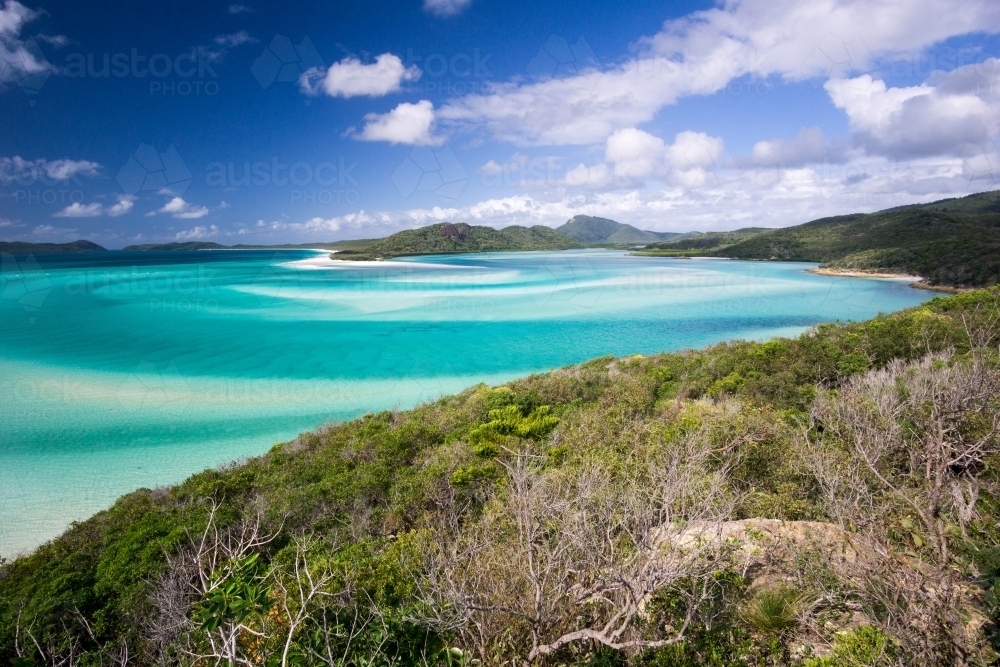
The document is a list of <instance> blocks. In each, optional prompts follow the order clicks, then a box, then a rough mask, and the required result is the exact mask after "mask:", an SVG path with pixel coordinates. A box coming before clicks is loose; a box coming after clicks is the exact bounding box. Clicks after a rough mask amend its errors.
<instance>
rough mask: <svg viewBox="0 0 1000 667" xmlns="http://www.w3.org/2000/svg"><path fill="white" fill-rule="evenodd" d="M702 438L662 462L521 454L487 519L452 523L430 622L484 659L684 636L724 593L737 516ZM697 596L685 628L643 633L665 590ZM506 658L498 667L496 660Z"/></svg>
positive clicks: (682, 623)
mask: <svg viewBox="0 0 1000 667" xmlns="http://www.w3.org/2000/svg"><path fill="white" fill-rule="evenodd" d="M713 453H715V452H713V450H712V447H711V446H710V444H709V442H708V439H707V438H706V437H704V436H703V434H701V433H697V434H695V435H693V436H689V437H687V438H685V439H683V441H682V442H680V443H677V444H675V445H673V446H672V449H670V450H669V451H666V452H664V453H663V455H662V457H661V458H660V459H659V460H656V461H653V462H649V463H648V467H637V466H633V467H632V469H630V470H617V469H613V468H610V467H603V466H601V465H600V464H595V465H594V466H592V467H588V469H587V470H584V471H582V472H566V471H560V470H544V469H542V468H541V466H540V465H539V463H540V462H539V461H538V460H537V459H535V458H534V457H532V456H530V455H529V454H526V453H523V452H522V453H520V454H518V455H516V456H515V457H513V458H512V460H511V461H509V462H508V463H506V464H505V467H506V473H507V474H506V478H505V483H503V484H501V485H500V487H499V489H500V490H499V491H497V492H496V494H495V496H494V498H493V499H492V500H491V501H490V502H489V503H488V504H487V506H486V508H485V510H484V511H483V514H482V517H481V518H479V519H478V520H471V521H466V523H465V525H463V526H462V527H461V528H460V529H457V530H456V529H450V528H449V527H450V526H455V525H457V524H458V523H459V522H458V521H456V520H455V518H454V517H452V518H450V519H447V518H446V519H445V520H443V521H442V526H441V528H440V529H439V531H438V533H437V536H436V537H437V539H436V540H434V541H432V542H431V543H429V544H428V545H427V546H426V549H425V553H426V555H427V565H426V568H427V574H426V578H425V579H424V580H423V582H422V587H423V593H424V599H425V601H426V603H427V606H428V608H429V609H432V610H434V613H433V614H430V615H429V616H428V618H426V619H423V620H424V621H425V622H427V623H428V624H430V625H432V626H433V627H435V628H436V629H438V630H440V631H442V632H445V633H453V634H455V635H457V637H458V638H459V639H460V641H461V642H462V643H463V644H465V646H466V647H468V648H471V649H474V651H475V652H476V653H478V655H479V656H480V659H482V660H483V661H484V662H487V661H491V659H492V658H494V656H496V655H498V654H500V653H503V654H510V653H514V654H517V655H520V656H521V657H522V658H524V659H526V660H528V661H529V662H530V661H536V660H538V659H541V658H543V657H545V656H548V655H550V654H553V653H555V652H556V651H559V650H560V649H562V648H564V647H570V646H572V645H577V644H590V645H593V644H594V643H597V644H601V645H604V646H607V647H610V648H613V649H619V650H627V651H631V650H640V649H643V648H655V647H660V646H665V645H668V644H672V643H676V642H679V641H682V640H683V639H684V637H685V635H686V632H687V629H688V627H689V625H690V623H691V622H692V619H693V618H694V615H695V613H696V611H697V609H698V605H699V602H700V601H702V600H703V599H705V598H707V597H708V596H710V595H711V593H712V590H711V589H712V587H713V585H714V578H713V577H712V573H713V572H714V571H715V570H717V569H718V567H719V563H718V561H717V560H716V559H715V558H714V557H715V556H718V555H719V552H720V550H721V549H722V548H723V545H722V543H721V540H719V539H718V537H719V529H720V525H721V521H722V520H724V519H725V518H727V517H728V516H729V514H730V510H731V508H732V504H733V503H732V499H731V498H729V497H727V494H726V491H725V488H726V486H725V479H726V471H725V469H718V468H715V469H714V470H713V467H712V465H710V459H711V458H712V455H713ZM682 580H683V581H685V582H688V583H689V584H690V583H691V582H693V585H688V586H685V587H684V589H683V590H684V591H687V592H688V594H689V595H690V597H691V599H690V600H689V604H688V605H687V609H688V612H687V616H686V617H685V618H682V619H679V621H678V622H677V623H676V625H674V626H673V627H668V628H659V629H655V630H654V631H652V632H650V631H647V630H646V629H644V628H643V623H642V621H644V620H645V619H646V614H645V608H646V605H647V604H648V603H649V602H650V600H651V599H652V597H653V596H654V594H656V593H657V592H658V591H660V590H662V589H664V588H666V587H669V586H671V585H673V584H677V583H678V582H681V581H682ZM494 661H495V660H494Z"/></svg>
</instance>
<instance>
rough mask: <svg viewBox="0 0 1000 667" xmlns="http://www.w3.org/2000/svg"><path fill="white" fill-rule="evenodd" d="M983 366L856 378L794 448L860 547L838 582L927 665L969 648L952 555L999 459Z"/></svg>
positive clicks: (997, 382) (822, 408) (981, 361)
mask: <svg viewBox="0 0 1000 667" xmlns="http://www.w3.org/2000/svg"><path fill="white" fill-rule="evenodd" d="M970 338H971V336H970ZM987 358H988V355H986V354H985V353H984V351H983V350H982V349H974V350H973V353H972V354H971V355H969V357H968V358H959V357H957V356H955V355H954V354H951V353H946V354H936V355H929V356H927V357H925V358H924V359H922V360H920V361H918V362H913V363H904V362H901V361H896V362H892V363H891V364H889V365H888V366H887V367H886V368H885V369H882V370H876V371H871V372H869V373H867V374H866V375H864V376H861V377H858V378H856V379H855V380H853V381H851V382H849V383H848V384H847V385H846V386H844V387H843V388H842V389H841V390H840V391H839V393H837V394H824V395H821V396H820V398H819V399H818V400H817V401H816V404H815V406H814V409H813V413H812V427H811V429H810V432H809V433H807V434H806V437H805V438H804V439H803V446H802V447H801V448H800V449H801V451H802V454H803V457H804V459H805V461H806V462H807V464H808V465H809V466H810V468H811V469H812V471H813V473H814V476H815V478H816V480H817V482H818V486H819V488H820V490H821V492H822V493H823V495H824V499H825V504H826V507H827V510H828V512H829V514H830V515H831V517H832V518H835V519H836V520H837V521H838V522H839V523H840V524H841V526H842V527H845V528H849V529H850V530H853V531H854V539H856V541H857V542H858V546H859V547H860V548H859V549H858V554H859V557H858V559H857V560H856V561H855V562H853V563H851V564H850V567H849V568H848V571H846V572H841V574H842V575H844V577H845V580H847V581H850V582H852V584H853V586H854V587H855V588H856V589H857V590H859V591H861V592H862V593H863V594H864V595H865V596H866V597H867V598H868V600H869V601H870V602H871V603H872V604H874V605H876V606H877V607H878V608H879V609H880V610H881V611H880V614H879V616H880V620H879V622H880V623H881V624H882V626H883V628H884V629H885V630H886V631H887V632H889V633H890V634H891V635H893V636H895V637H897V638H898V639H900V640H901V641H902V642H903V644H904V645H905V647H906V648H907V650H908V651H909V652H910V653H911V654H912V657H914V658H917V659H921V660H925V661H927V662H928V663H933V664H939V663H941V662H945V663H946V664H954V665H966V664H969V662H970V660H972V656H973V653H974V652H975V648H976V647H975V643H976V640H975V638H974V637H970V636H969V631H968V630H967V628H966V625H965V623H966V619H964V618H963V614H962V610H963V609H968V608H969V596H970V587H969V585H968V581H967V580H966V579H963V578H962V576H961V574H960V573H959V571H958V568H957V567H956V562H955V559H954V553H953V548H952V546H953V544H954V543H955V541H956V540H960V539H965V538H967V537H968V529H969V526H970V524H971V522H972V521H973V520H974V519H975V518H976V517H977V502H978V499H979V496H980V492H981V490H982V485H983V484H984V483H986V482H985V479H984V476H983V472H984V470H985V467H986V463H987V459H988V458H989V457H990V456H993V455H995V454H997V453H1000V446H998V445H1000V443H998V435H1000V409H998V404H997V400H998V398H1000V374H998V372H997V370H996V368H994V367H993V366H992V365H991V364H990V363H988V361H987Z"/></svg>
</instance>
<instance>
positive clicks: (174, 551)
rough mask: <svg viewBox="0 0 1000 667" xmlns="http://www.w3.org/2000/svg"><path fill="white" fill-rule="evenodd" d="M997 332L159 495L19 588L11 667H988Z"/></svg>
mask: <svg viewBox="0 0 1000 667" xmlns="http://www.w3.org/2000/svg"><path fill="white" fill-rule="evenodd" d="M998 308H1000V291H998V290H996V289H994V290H981V291H977V292H970V293H967V294H963V295H960V296H955V297H948V298H937V299H934V300H932V301H931V302H929V303H927V304H925V305H923V306H921V307H918V308H914V309H911V310H908V311H903V312H900V313H896V314H892V315H887V316H879V317H877V318H875V319H873V320H871V321H868V322H863V323H856V324H846V325H824V326H821V327H819V328H817V329H815V330H813V331H810V332H808V333H806V334H803V335H802V336H800V337H798V338H795V339H777V340H772V341H769V342H763V343H762V342H740V341H738V342H733V343H728V344H720V345H716V346H713V347H710V348H708V349H705V350H701V351H690V350H688V351H682V352H676V353H670V354H658V355H653V356H649V357H641V356H630V357H623V358H612V357H604V358H599V359H594V360H592V361H590V362H587V363H583V364H580V365H578V366H573V367H569V368H564V369H560V370H556V371H552V372H549V373H546V374H542V375H535V376H531V377H528V378H524V379H521V380H517V381H514V382H511V383H508V384H505V385H502V386H498V387H487V386H484V385H480V386H476V387H473V388H471V389H469V390H467V391H465V392H462V393H461V394H458V395H454V396H447V397H444V398H441V399H439V400H437V401H434V402H432V403H428V404H426V405H423V406H419V407H417V408H416V409H413V410H409V411H397V410H394V411H387V412H380V413H377V414H369V415H366V416H364V417H363V418H360V419H357V420H354V421H351V422H347V423H342V424H337V425H330V426H328V427H325V428H322V429H320V430H318V431H316V432H313V433H306V434H303V435H301V436H299V437H298V438H296V439H295V440H293V441H291V442H286V443H283V444H280V445H277V446H275V447H274V448H273V449H272V450H271V451H270V452H268V453H267V454H265V455H263V456H260V457H255V458H252V459H249V460H246V461H243V462H241V463H238V464H233V465H230V466H225V467H221V468H217V469H214V470H206V471H204V472H202V473H200V474H197V475H194V476H192V477H191V478H189V479H188V480H186V481H184V482H183V483H181V484H178V485H176V486H172V487H168V488H159V489H155V490H149V489H142V490H139V491H136V492H134V493H131V494H129V495H127V496H124V497H122V498H121V499H119V500H118V501H117V502H116V503H115V504H114V506H113V507H111V508H110V509H108V510H106V511H103V512H100V513H98V514H97V515H95V516H93V517H91V518H90V519H87V520H85V521H81V522H79V523H75V524H73V526H72V527H71V528H69V529H68V530H67V532H66V533H65V534H64V535H62V536H61V537H59V538H57V539H55V540H53V541H52V542H50V543H48V544H46V545H43V546H42V547H40V548H39V549H38V550H37V551H35V552H34V553H33V554H30V555H28V556H25V557H22V558H18V559H16V560H14V561H12V562H9V563H6V564H2V563H0V662H2V663H3V664H8V663H11V664H14V665H28V664H69V663H70V662H72V663H73V664H118V663H116V662H115V661H116V660H118V661H119V662H121V657H122V656H125V655H127V656H128V659H129V664H133V665H162V664H190V665H197V664H275V665H279V664H282V663H283V662H284V663H285V664H295V665H329V664H338V665H401V666H402V665H436V666H439V667H446V666H452V667H455V666H456V665H457V666H458V667H461V666H462V665H465V666H469V665H476V664H482V665H483V666H484V667H485V666H487V665H502V664H538V665H567V666H571V665H573V666H579V667H584V666H588V667H595V666H597V665H604V666H608V667H626V666H634V667H657V666H668V665H678V666H683V665H739V666H742V667H764V666H766V665H784V666H793V665H794V666H796V667H839V666H840V665H869V666H878V667H881V666H888V665H897V664H898V665H904V664H905V665H911V664H926V665H956V664H962V665H969V664H988V663H989V662H991V661H992V660H993V656H995V655H996V653H994V650H995V649H996V648H1000V641H998V640H997V634H996V628H997V627H998V625H997V623H998V621H1000V603H998V602H997V591H1000V531H998V528H997V526H998V524H997V510H996V508H997V499H998V498H1000V469H998V460H1000V441H998V435H1000V426H998V425H1000V403H998V400H1000V369H998V367H997V357H996V347H997V344H998V343H1000V338H998V331H997V329H996V321H995V313H996V312H997V310H998ZM970 334H971V336H970ZM26 638H27V641H26V640H25V639H26ZM61 661H62V662H61Z"/></svg>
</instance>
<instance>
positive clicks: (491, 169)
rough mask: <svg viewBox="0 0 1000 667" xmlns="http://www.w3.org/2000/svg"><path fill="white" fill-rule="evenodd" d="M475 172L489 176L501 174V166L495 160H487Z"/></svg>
mask: <svg viewBox="0 0 1000 667" xmlns="http://www.w3.org/2000/svg"><path fill="white" fill-rule="evenodd" d="M476 171H477V172H478V173H480V174H487V175H490V176H493V175H496V174H502V173H503V165H502V164H500V163H499V162H497V161H496V160H489V161H487V162H486V164H484V165H481V166H480V167H479V168H478V169H476Z"/></svg>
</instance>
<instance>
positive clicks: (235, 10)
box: [227, 4, 253, 15]
mask: <svg viewBox="0 0 1000 667" xmlns="http://www.w3.org/2000/svg"><path fill="white" fill-rule="evenodd" d="M227 11H228V12H229V13H230V14H233V15H237V14H248V13H249V12H252V11H253V10H252V9H250V8H249V7H247V6H246V5H238V4H233V5H229V7H228V9H227Z"/></svg>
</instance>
